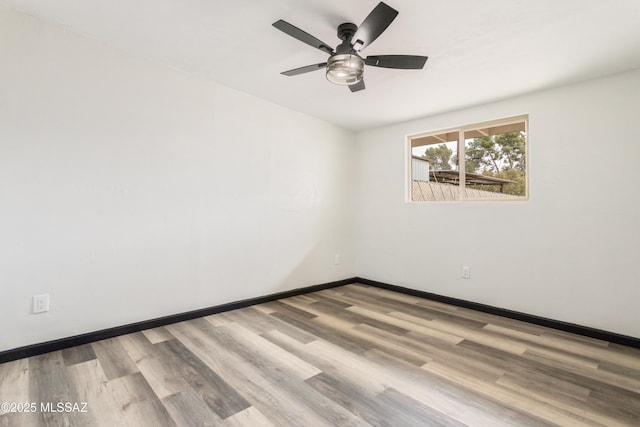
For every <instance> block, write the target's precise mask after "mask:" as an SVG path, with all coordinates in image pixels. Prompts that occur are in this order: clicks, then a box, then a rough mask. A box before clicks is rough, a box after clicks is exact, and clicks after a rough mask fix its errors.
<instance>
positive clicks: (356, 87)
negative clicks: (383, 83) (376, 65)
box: [349, 79, 364, 92]
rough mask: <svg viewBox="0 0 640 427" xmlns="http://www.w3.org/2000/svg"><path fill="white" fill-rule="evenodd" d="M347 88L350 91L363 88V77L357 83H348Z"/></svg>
mask: <svg viewBox="0 0 640 427" xmlns="http://www.w3.org/2000/svg"><path fill="white" fill-rule="evenodd" d="M349 89H350V90H351V92H357V91H359V90H364V79H362V80H360V81H359V82H358V83H355V84H352V85H349Z"/></svg>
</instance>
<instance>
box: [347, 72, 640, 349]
mask: <svg viewBox="0 0 640 427" xmlns="http://www.w3.org/2000/svg"><path fill="white" fill-rule="evenodd" d="M424 102H429V100H428V99H425V100H424ZM639 106H640V71H635V72H630V73H626V74H622V75H618V76H613V77H610V78H607V79H601V80H595V81H591V82H587V83H583V84H579V85H574V86H570V87H564V88H560V89H555V90H550V91H545V92H539V93H535V94H531V95H527V96H522V97H519V98H515V99H511V100H506V101H503V102H497V103H492V104H488V105H484V106H480V107H477V108H470V109H466V110H463V111H457V112H452V113H449V114H443V115H439V116H435V117H429V118H424V119H421V120H415V121H410V122H407V123H403V124H399V125H395V126H389V127H384V128H381V129H373V130H370V131H367V132H363V133H361V134H359V135H358V137H357V143H356V153H357V156H358V166H359V169H358V173H357V189H358V196H357V208H356V253H357V254H358V257H357V268H356V271H357V274H358V276H361V277H365V278H370V279H374V280H378V281H382V282H388V283H392V284H396V285H401V286H406V287H409V288H414V289H418V290H423V291H428V292H433V293H437V294H441V295H446V296H451V297H456V298H461V299H466V300H471V301H475V302H479V303H485V304H490V305H493V306H498V307H503V308H507V309H512V310H517V311H521V312H525V313H529V314H534V315H540V316H545V317H548V318H552V319H557V320H562V321H568V322H573V323H577V324H580V325H584V326H591V327H595V328H600V329H604V330H608V331H612V332H617V333H621V334H626V335H631V336H635V337H640V315H639V314H638V313H639V311H638V301H640V249H639V245H640V232H639V227H638V225H639V218H640V209H639V208H640V143H639V142H638V141H639V134H638V129H639V128H638V123H639V122H638V119H639V117H640V116H639V115H638V111H639V108H640V107H639ZM524 113H528V114H529V120H530V122H529V128H530V132H529V136H530V140H529V144H530V152H529V173H530V175H529V177H530V200H529V201H527V202H465V203H455V202H451V203H424V204H408V203H405V202H404V191H405V173H406V172H405V164H406V161H405V136H406V135H407V134H413V133H417V132H421V131H429V130H438V129H443V128H448V127H452V126H456V125H461V124H471V123H475V122H482V121H486V120H492V119H497V118H502V117H509V116H514V115H519V114H524ZM463 263H464V264H467V265H470V266H471V280H464V279H461V278H460V272H461V271H460V270H461V266H462V264H463Z"/></svg>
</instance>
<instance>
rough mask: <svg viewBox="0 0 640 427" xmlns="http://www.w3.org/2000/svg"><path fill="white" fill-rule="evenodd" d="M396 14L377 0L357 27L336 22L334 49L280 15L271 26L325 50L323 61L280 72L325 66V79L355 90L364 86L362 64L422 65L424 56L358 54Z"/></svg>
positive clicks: (415, 67)
mask: <svg viewBox="0 0 640 427" xmlns="http://www.w3.org/2000/svg"><path fill="white" fill-rule="evenodd" d="M397 15H398V11H397V10H395V9H394V8H392V7H391V6H389V5H387V4H385V3H384V2H380V3H379V4H378V5H377V6H376V7H375V8H374V9H373V10H372V11H371V13H369V15H368V16H367V17H366V18H365V19H364V21H363V22H362V24H360V27H358V26H356V25H355V24H352V23H344V24H340V25H339V26H338V38H339V39H340V40H342V43H340V44H339V45H338V46H336V49H335V50H334V49H332V48H331V47H330V46H329V45H327V44H326V43H324V42H323V41H321V40H318V39H317V38H315V37H314V36H312V35H311V34H309V33H306V32H304V31H302V30H301V29H300V28H298V27H296V26H294V25H291V24H289V23H288V22H286V21H283V20H282V19H280V20H279V21H277V22H274V23H273V26H274V27H276V28H277V29H279V30H280V31H282V32H284V33H286V34H288V35H290V36H291V37H293V38H295V39H298V40H300V41H301V42H303V43H306V44H308V45H310V46H313V47H315V48H316V49H320V50H321V51H323V52H325V53H328V54H329V59H328V60H327V62H321V63H319V64H313V65H307V66H305V67H300V68H294V69H293V70H288V71H284V72H282V73H281V74H283V75H285V76H297V75H298V74H304V73H308V72H311V71H315V70H319V69H321V68H326V77H327V80H329V81H330V82H332V83H336V84H339V85H348V86H349V89H351V92H357V91H359V90H363V89H364V88H365V86H364V80H363V74H364V66H365V65H371V66H373V67H382V68H395V69H401V70H420V69H422V68H423V67H424V64H425V63H426V62H427V59H428V57H426V56H415V55H375V56H367V57H365V58H363V57H362V56H360V55H359V52H360V51H362V50H363V49H364V48H365V47H367V46H369V45H370V44H371V43H373V41H374V40H375V39H377V38H378V36H380V34H382V33H383V32H384V31H385V30H386V29H387V27H388V26H389V25H390V24H391V22H393V20H394V19H395V18H396V16H397Z"/></svg>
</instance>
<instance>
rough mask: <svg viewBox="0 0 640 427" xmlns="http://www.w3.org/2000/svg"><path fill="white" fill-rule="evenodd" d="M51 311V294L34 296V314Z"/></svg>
mask: <svg viewBox="0 0 640 427" xmlns="http://www.w3.org/2000/svg"><path fill="white" fill-rule="evenodd" d="M46 311H49V294H42V295H34V296H33V314H38V313H44V312H46Z"/></svg>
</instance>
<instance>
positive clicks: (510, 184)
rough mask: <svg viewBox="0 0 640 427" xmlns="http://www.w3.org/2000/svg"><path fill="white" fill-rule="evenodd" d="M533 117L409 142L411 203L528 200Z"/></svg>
mask: <svg viewBox="0 0 640 427" xmlns="http://www.w3.org/2000/svg"><path fill="white" fill-rule="evenodd" d="M527 128H528V117H527V116H519V117H512V118H510V119H504V120H496V121H492V122H487V123H479V124H474V125H469V126H461V127H459V128H454V129H448V130H442V131H437V132H429V133H426V134H419V135H414V136H410V137H409V138H408V140H409V144H410V153H411V158H410V161H409V162H408V164H409V165H410V166H409V171H410V173H409V177H410V179H409V189H410V191H409V195H410V201H412V202H425V201H457V200H527V198H528V181H527V143H528V141H527Z"/></svg>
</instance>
